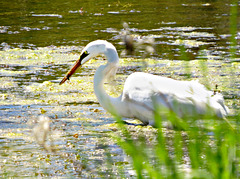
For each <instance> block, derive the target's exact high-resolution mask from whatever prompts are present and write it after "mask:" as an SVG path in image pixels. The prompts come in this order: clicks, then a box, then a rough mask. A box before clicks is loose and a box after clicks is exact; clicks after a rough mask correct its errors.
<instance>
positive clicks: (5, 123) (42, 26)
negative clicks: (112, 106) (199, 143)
mask: <svg viewBox="0 0 240 179" xmlns="http://www.w3.org/2000/svg"><path fill="white" fill-rule="evenodd" d="M0 4H1V5H0V9H1V11H0V16H1V19H0V33H1V35H0V48H1V51H0V174H1V176H22V177H23V176H63V177H70V176H83V177H90V178H93V177H106V176H108V175H109V176H113V175H118V176H120V174H124V175H125V176H127V177H131V176H135V174H134V172H133V170H132V168H131V167H130V166H131V165H130V163H131V161H129V159H128V157H127V156H126V155H125V154H124V153H123V151H122V150H121V149H120V147H119V146H118V145H116V142H115V141H114V140H113V139H112V138H111V136H112V135H118V131H117V128H116V126H115V124H114V123H115V120H114V119H113V118H112V116H111V115H110V114H108V113H107V112H106V111H105V110H104V109H103V108H102V107H101V106H100V105H99V103H98V101H97V99H96V97H95V95H94V92H93V75H94V72H95V70H96V68H97V67H98V66H99V65H100V64H103V63H105V61H103V60H102V58H101V57H98V58H97V59H95V60H92V61H91V62H89V63H87V64H86V65H85V66H84V67H83V68H82V69H80V70H79V72H78V73H77V75H74V77H72V78H71V81H70V82H68V83H66V84H64V85H61V86H59V85H58V83H59V81H60V79H61V78H62V77H63V76H64V74H65V73H66V72H67V70H68V69H69V68H70V67H71V65H72V64H73V62H74V61H75V60H76V59H77V58H78V56H79V53H80V51H81V49H82V48H83V46H85V45H86V44H87V43H88V42H89V41H92V40H96V39H106V40H108V41H110V42H112V43H113V44H114V45H115V46H116V47H117V49H118V52H119V54H120V57H121V60H120V64H121V67H120V68H119V70H118V73H117V77H116V83H117V85H116V84H115V85H114V86H113V85H112V84H106V90H107V91H108V93H109V94H111V95H113V96H118V95H120V94H121V91H122V88H123V87H122V85H123V84H124V81H125V79H126V77H127V76H128V75H129V74H131V73H133V72H135V71H144V72H148V73H152V74H157V75H161V76H166V77H171V78H174V79H186V80H190V79H198V80H199V81H200V82H201V83H202V84H204V85H206V86H207V87H208V88H210V89H215V86H216V85H218V89H219V90H221V92H222V93H223V95H224V97H225V98H226V104H227V105H228V106H229V108H230V109H231V110H235V111H239V108H240V107H239V103H240V99H239V98H240V93H239V89H240V80H239V79H240V78H239V75H240V64H239V61H240V60H239V56H240V50H239V39H240V32H239V31H238V33H237V34H236V40H237V50H236V53H235V58H230V57H231V55H230V50H229V49H230V46H229V45H230V30H229V12H230V4H229V1H211V2H205V1H194V2H193V1H182V2H181V3H179V2H178V1H160V2H159V1H153V2H149V1H144V0H143V1H132V2H128V1H116V2H110V1H101V2H92V1H91V2H87V1H84V2H81V3H80V2H79V1H57V2H49V1H34V2H30V1H17V0H15V1H11V2H10V1H9V2H7V1H5V2H1V3H0ZM238 19H239V17H238ZM123 22H126V23H127V24H128V28H127V29H126V27H125V29H124V27H123ZM238 22H240V19H239V21H238ZM238 30H239V29H238ZM126 31H127V32H128V33H130V34H132V37H133V42H134V44H135V49H136V52H135V53H134V54H133V55H132V56H128V55H126V54H125V53H124V49H125V46H124V45H123V43H122V42H123V41H122V38H123V34H124V33H125V32H126ZM180 46H181V47H180ZM149 48H154V49H155V50H154V52H153V51H152V50H149ZM183 49H184V51H185V52H186V53H184V55H183V54H182V53H181V51H182V50H183ZM184 56H185V57H184ZM182 59H190V60H193V61H190V62H189V63H187V62H186V61H181V60H182ZM203 67H204V68H206V69H207V70H206V71H203V70H202V69H203ZM189 76H190V78H188V77H189ZM41 115H45V116H48V117H49V118H50V122H51V126H50V128H51V130H50V138H49V140H48V142H47V145H48V146H54V148H55V149H56V150H55V152H52V153H51V154H49V152H46V151H45V150H44V149H43V147H41V146H39V145H38V144H37V142H36V140H35V139H34V136H33V133H32V129H33V128H34V126H36V125H37V121H38V120H39V116H41ZM132 122H134V121H132ZM129 128H131V130H132V131H135V132H136V135H137V133H141V132H144V133H146V134H148V136H149V137H152V136H154V132H155V129H153V128H152V127H149V126H148V127H140V126H138V127H134V126H129ZM109 154H110V156H109ZM109 164H110V165H111V168H109ZM13 168H14V170H13Z"/></svg>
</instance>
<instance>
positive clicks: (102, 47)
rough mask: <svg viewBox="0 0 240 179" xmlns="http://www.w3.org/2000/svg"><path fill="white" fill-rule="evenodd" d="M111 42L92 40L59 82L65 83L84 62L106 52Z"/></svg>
mask: <svg viewBox="0 0 240 179" xmlns="http://www.w3.org/2000/svg"><path fill="white" fill-rule="evenodd" d="M108 44H109V43H108V42H107V41H105V40H96V41H93V42H90V43H89V44H88V45H87V46H86V47H85V48H84V49H83V50H82V53H81V55H80V57H79V59H78V60H77V61H76V63H75V64H74V66H73V67H72V68H71V69H70V70H69V71H68V72H67V74H66V75H65V77H64V78H63V79H62V81H61V82H60V83H59V84H60V85H61V84H63V83H64V82H65V81H66V80H69V78H70V77H71V76H72V75H73V74H74V73H75V71H76V70H77V69H78V68H79V67H80V66H81V65H83V64H84V63H86V62H87V61H89V60H90V59H91V58H93V57H95V56H97V55H99V54H103V53H105V52H106V48H107V45H108Z"/></svg>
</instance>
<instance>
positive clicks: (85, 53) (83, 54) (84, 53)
mask: <svg viewBox="0 0 240 179" xmlns="http://www.w3.org/2000/svg"><path fill="white" fill-rule="evenodd" d="M88 55H89V53H88V52H87V51H85V52H83V53H82V55H81V56H80V61H82V60H83V59H84V58H85V57H86V56H88Z"/></svg>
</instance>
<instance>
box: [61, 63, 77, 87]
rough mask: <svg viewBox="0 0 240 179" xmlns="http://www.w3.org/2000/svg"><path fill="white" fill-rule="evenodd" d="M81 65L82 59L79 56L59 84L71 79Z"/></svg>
mask: <svg viewBox="0 0 240 179" xmlns="http://www.w3.org/2000/svg"><path fill="white" fill-rule="evenodd" d="M80 66H81V59H80V58H79V59H78V60H77V61H76V63H75V64H74V66H73V67H72V68H71V69H70V70H69V71H68V72H67V74H66V75H65V76H64V78H63V79H62V81H61V82H60V83H59V85H61V84H63V83H64V82H65V81H67V80H69V78H70V77H71V76H72V75H73V74H74V73H75V71H76V70H77V69H78V68H79V67H80Z"/></svg>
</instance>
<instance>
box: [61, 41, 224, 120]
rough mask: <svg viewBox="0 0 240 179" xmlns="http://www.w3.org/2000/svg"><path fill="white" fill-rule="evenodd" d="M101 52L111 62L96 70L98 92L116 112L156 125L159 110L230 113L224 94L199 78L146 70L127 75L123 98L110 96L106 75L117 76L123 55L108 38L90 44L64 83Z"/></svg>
mask: <svg viewBox="0 0 240 179" xmlns="http://www.w3.org/2000/svg"><path fill="white" fill-rule="evenodd" d="M98 54H104V55H105V56H106V58H107V60H108V62H107V64H106V65H101V66H100V67H99V68H98V69H97V70H96V73H95V75H94V91H95V94H96V96H97V98H98V100H99V102H100V104H101V106H102V107H103V108H104V109H106V110H107V111H109V112H110V113H112V114H117V115H120V116H121V117H127V118H137V119H139V120H141V121H142V122H143V123H145V124H147V123H150V124H153V123H154V110H156V109H168V110H171V111H173V112H175V113H176V114H177V115H179V116H180V117H184V116H188V115H189V116H191V115H199V114H205V113H207V112H209V109H210V110H211V111H212V112H213V113H214V114H215V115H216V116H218V117H221V118H222V117H224V116H226V115H227V113H228V108H227V107H226V106H225V105H224V101H223V97H222V96H221V95H220V94H216V95H213V93H212V92H211V91H208V90H206V88H205V87H204V86H203V85H201V84H199V83H198V82H196V81H177V80H173V79H171V78H166V77H160V76H156V75H151V74H147V73H142V72H136V73H133V74H131V75H130V76H129V77H128V78H127V80H126V82H125V85H124V89H123V93H122V94H121V95H120V96H119V97H117V98H113V97H111V96H109V95H108V94H107V93H106V91H105V90H104V87H103V85H104V82H105V80H106V78H109V77H112V76H113V75H115V73H116V70H117V67H118V62H119V58H118V54H117V51H116V49H115V47H114V46H113V45H112V44H111V43H109V42H107V41H104V40H96V41H93V42H91V43H89V44H88V45H87V46H86V47H85V48H84V49H83V52H82V54H81V56H80V59H79V60H78V61H77V62H76V64H75V65H74V66H73V68H72V69H71V70H70V71H69V72H68V73H67V75H66V76H65V77H64V79H63V80H62V81H61V82H60V84H62V83H64V82H65V81H66V80H67V79H69V77H70V76H71V75H72V74H73V73H74V72H75V70H76V69H77V68H78V67H79V66H81V65H82V64H84V63H85V62H87V61H88V60H90V59H91V58H92V57H94V56H97V55H98ZM156 107H157V108H156Z"/></svg>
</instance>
